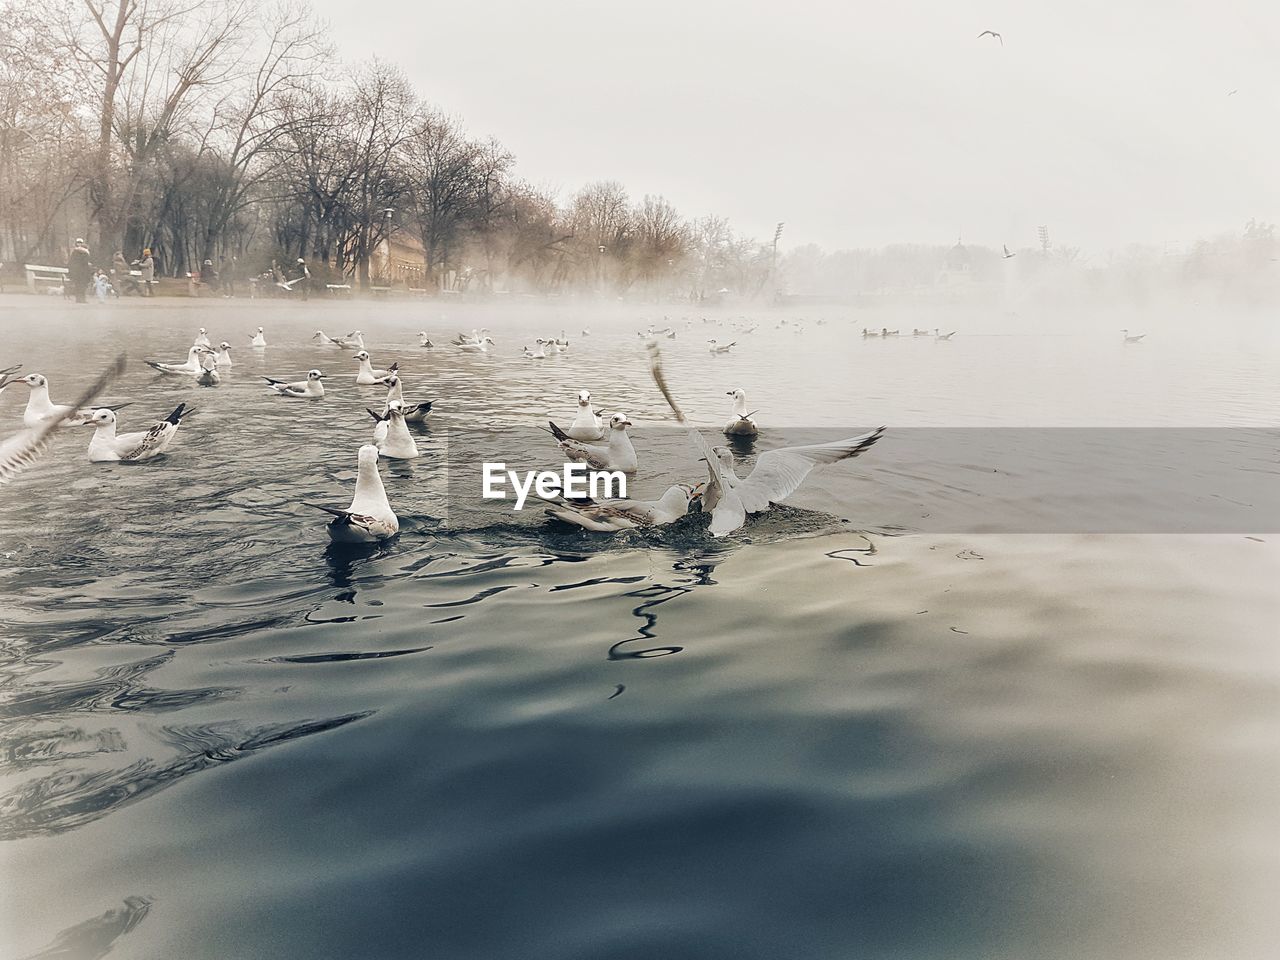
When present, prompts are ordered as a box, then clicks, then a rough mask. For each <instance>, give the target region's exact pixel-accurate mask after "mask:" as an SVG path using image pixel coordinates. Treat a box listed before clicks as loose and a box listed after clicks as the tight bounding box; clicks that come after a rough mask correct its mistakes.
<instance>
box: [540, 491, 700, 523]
mask: <svg viewBox="0 0 1280 960" xmlns="http://www.w3.org/2000/svg"><path fill="white" fill-rule="evenodd" d="M699 496H701V494H700V493H698V491H697V488H696V487H693V486H691V485H690V484H687V483H677V484H676V485H675V486H672V487H668V488H667V492H666V493H664V494H663V495H662V497H661V498H660V499H658V500H627V499H619V500H591V499H589V498H588V499H583V500H566V499H564V498H563V497H560V498H557V499H555V500H552V501H548V502H549V503H551V504H552V506H550V507H548V508H547V515H548V516H552V517H555V518H556V519H557V520H563V521H564V522H565V523H572V524H575V525H577V526H579V527H582V528H584V529H586V530H594V531H596V532H599V533H612V532H616V531H618V530H632V529H634V528H636V527H658V526H662V525H663V524H667V523H673V522H674V521H676V520H679V519H680V518H681V517H683V516H685V515H686V514H688V512H689V504H690V503H691V502H692V501H694V500H696V499H697V498H698V497H699Z"/></svg>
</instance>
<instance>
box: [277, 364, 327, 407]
mask: <svg viewBox="0 0 1280 960" xmlns="http://www.w3.org/2000/svg"><path fill="white" fill-rule="evenodd" d="M324 378H325V377H324V374H323V373H321V372H320V371H319V370H308V371H307V379H305V380H295V381H294V382H293V383H286V382H285V381H283V380H276V379H274V378H272V377H263V378H262V379H263V380H265V381H267V383H268V384H269V385H270V387H271V389H272V390H274V391H275V392H276V393H278V394H280V396H282V397H305V398H306V399H308V400H319V399H320V398H321V397H323V396H324V384H323V383H321V382H320V381H321V380H323V379H324Z"/></svg>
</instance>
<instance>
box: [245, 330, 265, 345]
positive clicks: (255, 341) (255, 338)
mask: <svg viewBox="0 0 1280 960" xmlns="http://www.w3.org/2000/svg"><path fill="white" fill-rule="evenodd" d="M249 345H250V346H251V347H265V346H266V345H267V338H266V336H265V335H264V334H263V332H262V328H261V327H259V328H258V332H257V333H251V334H249Z"/></svg>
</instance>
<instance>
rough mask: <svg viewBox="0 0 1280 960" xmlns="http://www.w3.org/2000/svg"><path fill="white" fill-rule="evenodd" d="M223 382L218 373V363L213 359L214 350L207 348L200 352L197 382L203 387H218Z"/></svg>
mask: <svg viewBox="0 0 1280 960" xmlns="http://www.w3.org/2000/svg"><path fill="white" fill-rule="evenodd" d="M221 382H222V375H221V374H220V373H218V363H217V361H216V360H214V359H213V351H211V350H205V351H204V352H203V353H201V354H200V372H199V373H197V374H196V383H198V384H200V386H202V387H216V386H217V385H218V384H219V383H221Z"/></svg>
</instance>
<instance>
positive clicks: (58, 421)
mask: <svg viewBox="0 0 1280 960" xmlns="http://www.w3.org/2000/svg"><path fill="white" fill-rule="evenodd" d="M14 369H16V368H13V367H10V368H9V369H8V370H5V371H2V372H0V381H3V380H4V379H5V376H6V375H7V374H9V373H12V372H13V370H14ZM124 369H125V356H124V354H121V355H120V356H118V357H116V359H115V362H114V363H113V364H112V365H111V366H110V367H108V368H107V369H106V370H104V371H103V372H102V373H101V374H99V375H98V379H97V380H95V381H94V382H93V384H92V385H91V386H90V387H89V388H88V389H87V390H85V391H84V393H82V394H81V395H80V396H79V397H78V398H76V402H75V404H74V406H71V407H63V408H60V409H63V410H69V411H75V410H78V409H80V408H82V407H85V406H87V405H88V404H90V403H92V402H93V400H94V398H95V397H97V396H98V394H100V393H101V392H102V391H103V390H105V389H106V388H107V384H109V383H110V382H111V381H112V380H114V379H115V378H116V377H118V376H120V374H122V373H124ZM41 379H42V380H43V379H44V378H43V377H41ZM46 399H47V394H46ZM66 422H67V421H66V419H65V415H63V416H60V417H52V416H51V417H48V418H47V419H44V420H40V421H38V422H37V423H36V424H35V425H33V426H29V427H26V428H24V429H22V430H19V431H18V432H17V433H15V434H12V435H11V436H8V437H6V438H5V439H4V440H0V483H8V482H9V481H10V480H12V479H13V478H14V477H16V476H17V475H18V474H19V473H21V472H22V471H23V470H25V469H26V468H27V467H29V466H31V465H32V464H33V463H35V462H36V461H37V460H38V459H40V457H41V456H43V455H44V453H45V451H47V450H48V449H49V440H50V438H51V437H52V436H53V431H55V430H57V429H58V427H60V426H62V425H63V424H64V423H66Z"/></svg>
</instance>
